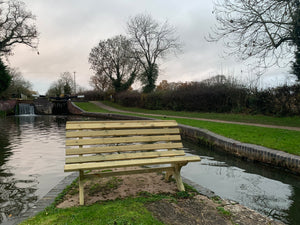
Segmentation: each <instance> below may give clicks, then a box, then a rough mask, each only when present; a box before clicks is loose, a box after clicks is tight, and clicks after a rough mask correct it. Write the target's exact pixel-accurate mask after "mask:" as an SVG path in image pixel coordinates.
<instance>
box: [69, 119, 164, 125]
mask: <svg viewBox="0 0 300 225" xmlns="http://www.w3.org/2000/svg"><path fill="white" fill-rule="evenodd" d="M151 121H165V120H86V121H84V120H80V121H76V120H73V121H72V120H71V121H67V123H70V124H71V123H95V122H96V123H98V122H100V123H101V122H106V123H120V122H122V123H123V122H126V123H136V122H151Z"/></svg>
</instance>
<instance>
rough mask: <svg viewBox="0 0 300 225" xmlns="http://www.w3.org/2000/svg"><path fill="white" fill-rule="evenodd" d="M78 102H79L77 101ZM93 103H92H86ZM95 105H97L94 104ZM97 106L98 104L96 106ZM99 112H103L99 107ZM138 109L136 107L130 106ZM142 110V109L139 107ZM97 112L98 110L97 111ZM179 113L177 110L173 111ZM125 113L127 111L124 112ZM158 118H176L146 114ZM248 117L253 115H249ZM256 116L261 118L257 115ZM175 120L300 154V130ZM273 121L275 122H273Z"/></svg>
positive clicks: (282, 122) (150, 111)
mask: <svg viewBox="0 0 300 225" xmlns="http://www.w3.org/2000/svg"><path fill="white" fill-rule="evenodd" d="M76 104H77V103H76ZM86 104H91V105H94V104H92V103H86ZM105 104H106V103H105ZM109 104H110V105H111V106H113V107H116V108H119V109H123V110H128V108H124V107H120V106H118V105H115V104H111V103H109ZM94 106H95V105H94ZM96 107H97V106H96ZM97 108H98V110H99V111H98V112H101V109H100V108H99V107H97ZM129 109H136V108H129ZM139 110H142V109H139ZM142 111H143V112H145V113H153V112H152V111H153V110H144V109H143V110H142ZM95 112H97V111H95ZM173 113H177V112H173ZM123 114H125V113H123ZM126 114H127V115H137V114H134V113H126ZM146 117H151V118H157V119H174V118H164V117H162V116H146ZM247 117H248V118H249V117H251V116H249V115H247ZM253 117H254V118H260V117H255V116H253ZM293 119H294V120H295V123H296V122H297V121H298V117H290V118H289V119H286V120H285V119H284V118H275V117H272V118H269V119H266V121H267V120H268V121H269V122H270V124H273V125H278V123H279V122H278V121H281V122H280V123H281V125H285V126H288V125H289V123H290V122H286V123H284V121H290V120H293ZM175 120H176V121H177V122H178V123H180V124H185V125H189V126H193V127H198V128H204V129H207V130H210V131H212V132H214V133H216V134H220V135H222V136H225V137H228V138H232V139H234V140H237V141H241V142H244V143H250V144H256V145H261V146H264V147H267V148H272V149H277V150H281V151H284V152H288V153H291V154H294V155H300V148H299V146H300V132H298V131H290V130H284V129H274V128H264V127H256V126H246V125H237V124H225V123H216V122H207V121H199V120H193V119H182V118H175ZM249 120H250V119H249ZM252 121H255V123H258V122H259V121H260V120H255V119H252ZM271 121H273V122H274V123H271Z"/></svg>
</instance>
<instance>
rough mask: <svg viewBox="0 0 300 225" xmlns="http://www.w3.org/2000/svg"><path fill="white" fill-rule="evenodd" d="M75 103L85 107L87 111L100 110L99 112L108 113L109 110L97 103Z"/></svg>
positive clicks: (82, 107)
mask: <svg viewBox="0 0 300 225" xmlns="http://www.w3.org/2000/svg"><path fill="white" fill-rule="evenodd" d="M74 103H75V105H77V106H78V107H79V108H81V109H83V110H84V111H87V112H99V113H108V112H109V111H107V110H105V109H101V108H99V107H98V106H96V105H95V104H92V103H90V102H74Z"/></svg>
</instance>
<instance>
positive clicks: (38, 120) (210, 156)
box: [0, 116, 300, 224]
mask: <svg viewBox="0 0 300 225" xmlns="http://www.w3.org/2000/svg"><path fill="white" fill-rule="evenodd" d="M83 119H87V118H83V117H73V116H71V117H70V116H68V117H66V116H11V117H6V118H0V223H1V222H3V221H6V220H7V219H8V218H9V217H14V216H16V215H19V214H20V213H22V212H25V211H26V210H27V209H28V208H30V207H32V206H33V204H34V202H36V201H37V200H38V199H40V198H41V197H42V196H44V195H45V194H46V193H47V192H48V191H49V190H50V189H51V188H53V187H54V186H55V185H56V184H57V183H58V182H59V181H61V180H62V179H63V178H64V176H66V175H68V173H64V172H63V166H64V158H65V157H64V151H65V149H64V144H65V123H66V121H67V120H83ZM184 146H185V148H186V149H185V150H186V152H188V154H196V155H200V156H201V158H202V161H201V162H197V163H189V164H188V165H187V166H185V167H183V170H182V175H183V176H184V177H186V178H188V179H190V180H192V181H194V182H195V183H198V184H199V185H201V186H203V187H206V188H208V189H210V190H212V191H214V192H215V194H216V195H219V196H220V197H222V198H225V199H231V200H234V201H237V202H239V203H241V204H243V205H246V206H248V207H249V208H252V209H254V210H257V211H259V212H260V213H262V214H265V215H267V216H270V217H272V218H274V219H277V220H280V221H282V222H284V223H287V224H300V215H299V212H298V211H299V208H300V177H299V176H296V175H293V174H290V173H286V172H284V171H283V170H281V169H276V168H270V167H269V166H264V165H261V164H255V163H252V162H247V161H243V160H241V159H238V158H235V157H232V156H229V155H227V154H225V153H223V152H221V151H212V150H210V149H208V148H203V147H199V146H197V145H194V144H191V143H184Z"/></svg>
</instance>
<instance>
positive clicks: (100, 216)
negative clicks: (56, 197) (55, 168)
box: [21, 198, 163, 225]
mask: <svg viewBox="0 0 300 225" xmlns="http://www.w3.org/2000/svg"><path fill="white" fill-rule="evenodd" d="M22 224H23V225H28V224H32V225H36V224H40V225H52V224H70V225H72V224H74V225H75V224H78V225H84V224H87V225H91V224H99V225H101V224H103V225H109V224H111V225H114V224H145V225H147V224H149V225H152V224H157V225H162V224H163V223H161V222H159V221H158V220H156V219H155V218H153V216H152V215H151V213H150V212H149V211H148V210H147V209H146V208H145V206H144V204H143V199H139V198H137V199H132V198H128V199H125V200H116V201H107V202H104V203H102V204H94V205H91V206H80V207H72V208H68V209H57V208H51V209H48V210H47V209H46V210H45V211H43V212H41V213H39V214H38V215H37V216H35V217H32V218H30V219H28V220H26V221H24V222H22V223H21V225H22Z"/></svg>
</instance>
